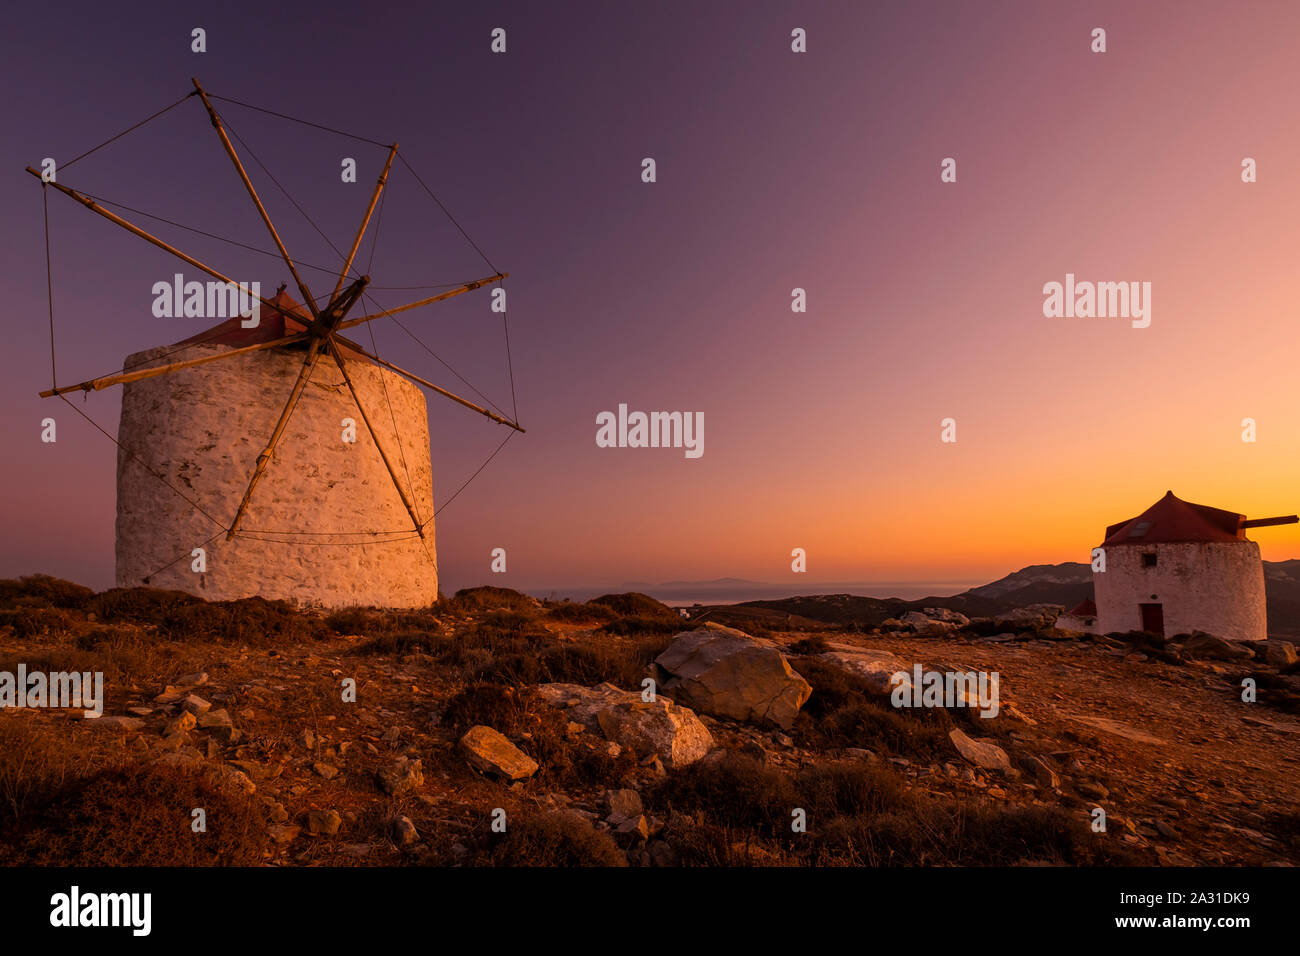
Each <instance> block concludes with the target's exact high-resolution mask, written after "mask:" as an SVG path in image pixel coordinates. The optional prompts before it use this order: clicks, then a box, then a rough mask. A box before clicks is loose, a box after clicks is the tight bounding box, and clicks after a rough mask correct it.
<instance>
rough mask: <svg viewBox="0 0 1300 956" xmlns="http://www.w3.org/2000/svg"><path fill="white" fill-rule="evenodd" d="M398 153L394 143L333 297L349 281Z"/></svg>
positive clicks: (340, 273)
mask: <svg viewBox="0 0 1300 956" xmlns="http://www.w3.org/2000/svg"><path fill="white" fill-rule="evenodd" d="M396 155H397V144H396V143H394V144H393V146H392V148H391V149H389V151H388V162H386V163H384V171H383V172H382V173H380V174H379V181H378V182H376V183H375V191H374V192H373V193H371V194H370V205H369V206H367V207H366V215H365V217H364V218H363V219H362V220H361V228H360V229H358V230H357V238H356V239H355V240H354V241H353V243H352V249H351V250H350V251H349V252H348V259H347V262H345V263H343V269H342V271H341V272H339V281H338V284H337V285H336V286H334V291H333V292H332V293H331V297H333V296H336V295H338V294H339V290H340V289H342V288H343V283H344V282H345V281H347V277H348V270H349V269H351V268H352V260H353V259H355V258H356V257H357V250H358V249H360V248H361V238H362V237H363V236H364V235H365V234H366V227H367V226H369V225H370V217H371V216H372V215H374V212H375V204H376V203H378V202H379V194H380V193H382V192H383V191H384V185H385V184H386V183H387V182H388V171H389V170H390V169H392V168H393V157H394V156H396Z"/></svg>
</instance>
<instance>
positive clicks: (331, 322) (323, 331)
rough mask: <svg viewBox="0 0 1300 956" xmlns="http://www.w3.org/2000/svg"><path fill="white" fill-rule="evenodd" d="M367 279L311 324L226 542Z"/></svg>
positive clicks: (227, 534)
mask: <svg viewBox="0 0 1300 956" xmlns="http://www.w3.org/2000/svg"><path fill="white" fill-rule="evenodd" d="M368 281H369V280H368V279H366V278H364V277H363V278H361V279H358V280H357V281H356V282H354V283H352V285H350V286H349V287H348V289H347V291H346V292H344V293H343V294H342V295H340V296H338V297H337V298H335V300H334V301H333V302H331V303H330V304H329V305H328V306H327V307H326V309H325V312H324V313H322V315H321V318H320V320H319V324H318V323H313V325H312V331H311V332H309V333H307V334H309V335H311V340H312V341H311V345H310V346H309V347H308V349H307V355H306V356H305V357H304V358H303V362H302V368H301V369H300V370H299V371H298V379H297V381H295V382H294V383H293V390H292V391H291V392H290V393H289V400H288V401H287V402H285V405H284V411H282V412H281V413H280V418H279V420H278V421H276V423H275V429H274V430H273V431H272V432H271V437H270V439H269V440H268V441H267V443H266V447H265V448H263V449H262V453H261V454H260V455H258V456H257V464H256V465H255V466H254V468H253V474H252V477H251V478H250V479H249V481H248V487H247V488H245V489H244V497H243V498H242V499H240V502H239V507H238V508H237V509H236V510H235V517H234V518H233V519H232V520H231V522H230V528H229V530H228V531H227V532H226V540H227V541H229V540H230V539H231V538H233V537H234V536H235V532H236V531H238V530H239V523H240V522H241V521H242V520H243V519H244V512H245V511H247V510H248V503H249V502H250V501H251V500H252V498H253V489H254V488H256V487H257V483H258V482H259V481H261V480H262V475H264V474H265V473H266V468H267V466H268V465H269V464H270V463H271V458H272V457H273V456H274V455H275V446H276V445H278V444H279V443H280V436H282V435H283V434H284V429H285V426H287V425H288V424H289V416H290V415H292V414H293V409H294V406H296V405H297V404H298V399H299V398H300V397H301V396H302V392H303V389H305V388H306V387H307V382H308V380H309V379H310V378H311V374H312V372H313V371H314V370H315V369H316V363H317V362H319V361H320V354H321V352H322V351H323V350H324V349H325V348H326V347H327V346H328V345H329V344H330V343H329V338H330V334H331V333H332V332H333V330H334V327H335V326H337V325H338V323H339V321H340V320H341V319H342V318H343V316H344V315H345V314H346V312H347V310H348V308H350V307H351V306H352V305H353V304H354V303H355V302H356V301H357V299H359V298H360V297H361V292H362V290H363V289H364V288H365V287H366V283H367V282H368Z"/></svg>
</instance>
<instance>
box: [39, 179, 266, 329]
mask: <svg viewBox="0 0 1300 956" xmlns="http://www.w3.org/2000/svg"><path fill="white" fill-rule="evenodd" d="M27 171H28V172H29V173H31V174H32V175H33V176H35V177H36V178H37V179H41V173H40V171H39V170H36V169H32V167H30V166H28V167H27ZM46 185H49V186H53V187H54V188H55V189H57V190H58V191H59V192H61V193H63V194H64V195H65V196H71V197H72V198H73V199H75V200H76V201H77V202H79V203H81V204H82V205H83V206H85V207H86V208H87V209H89V210H90V211H91V212H97V213H99V214H100V215H101V216H103V217H104V218H105V219H107V220H109V221H110V222H115V223H117V224H118V225H119V226H121V227H122V228H123V229H125V230H126V231H127V232H130V233H133V234H135V235H137V236H139V237H140V238H141V239H143V240H145V241H146V242H148V243H152V244H153V245H155V246H157V247H158V248H159V249H161V250H163V251H164V252H170V253H171V254H172V255H174V256H175V257H176V258H178V259H181V260H182V261H184V262H188V263H189V264H190V265H192V266H193V267H194V268H196V269H200V270H202V271H203V272H206V273H207V274H208V275H210V276H212V278H214V279H220V280H221V281H222V282H226V283H229V284H230V285H233V286H237V287H238V288H239V290H240V291H241V292H247V293H248V294H249V295H253V293H252V290H251V289H247V288H245V287H244V285H243V284H242V283H240V282H236V281H235V280H234V279H232V278H230V276H226V275H222V274H221V273H220V272H218V271H217V270H216V269H213V268H212V267H211V266H205V265H204V264H203V263H202V262H199V260H198V259H195V258H194V257H193V256H188V255H186V254H185V253H183V252H181V251H180V250H179V249H177V248H176V247H175V246H172V245H168V244H167V243H165V242H163V241H162V240H161V239H159V238H158V237H157V236H152V235H150V234H149V233H147V232H145V231H144V230H143V229H141V228H140V227H139V226H137V225H135V224H134V223H131V222H128V221H127V220H125V219H123V218H122V217H121V216H119V215H118V214H117V213H114V212H109V211H108V210H107V209H105V208H104V207H103V206H101V205H100V204H99V203H97V202H95V200H93V199H91V198H90V197H88V196H83V195H82V194H81V193H79V192H77V191H76V190H75V189H69V188H68V187H67V186H64V185H63V184H62V183H57V182H54V181H50V182H49V183H46ZM253 297H254V298H255V299H257V300H258V301H259V302H261V303H262V304H264V305H266V306H268V307H269V308H270V309H272V310H273V311H276V312H278V311H280V307H279V306H278V305H276V304H275V303H274V302H272V301H271V300H270V299H264V298H262V297H261V296H260V295H258V296H253Z"/></svg>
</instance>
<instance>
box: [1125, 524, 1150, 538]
mask: <svg viewBox="0 0 1300 956" xmlns="http://www.w3.org/2000/svg"><path fill="white" fill-rule="evenodd" d="M1150 530H1151V522H1150V521H1139V522H1138V523H1137V524H1135V525H1134V526H1133V529H1132V530H1131V531H1129V533H1128V536H1129V537H1130V538H1141V537H1145V536H1146V533H1147V532H1148V531H1150Z"/></svg>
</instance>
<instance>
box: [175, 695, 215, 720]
mask: <svg viewBox="0 0 1300 956" xmlns="http://www.w3.org/2000/svg"><path fill="white" fill-rule="evenodd" d="M181 707H183V708H184V709H185V710H187V711H189V712H190V713H191V714H196V715H197V714H206V713H207V712H208V711H209V710H211V709H212V705H211V704H210V703H208V702H207V701H206V700H204V699H203V698H202V697H199V696H197V695H195V694H186V695H185V697H184V698H183V699H182V700H181Z"/></svg>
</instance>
